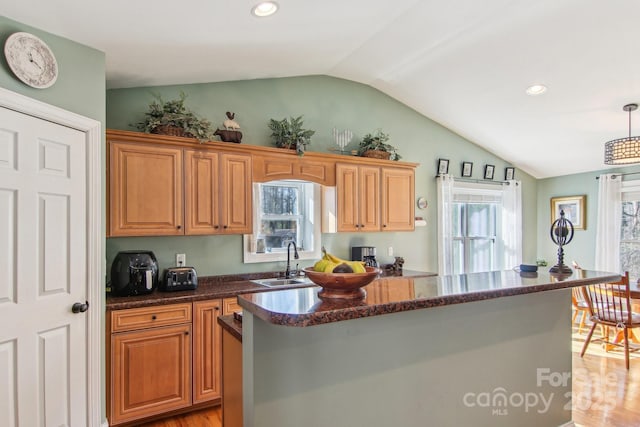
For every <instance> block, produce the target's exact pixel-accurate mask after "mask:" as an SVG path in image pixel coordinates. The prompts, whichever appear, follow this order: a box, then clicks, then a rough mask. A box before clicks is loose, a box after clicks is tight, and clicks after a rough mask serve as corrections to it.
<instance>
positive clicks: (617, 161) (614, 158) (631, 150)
mask: <svg viewBox="0 0 640 427" xmlns="http://www.w3.org/2000/svg"><path fill="white" fill-rule="evenodd" d="M622 109H623V110H624V111H627V112H628V113H629V136H628V137H626V138H620V139H614V140H612V141H609V142H607V143H606V144H605V146H604V163H605V164H607V165H624V164H629V163H640V136H631V112H632V111H635V110H637V109H638V104H627V105H625V106H624V107H622Z"/></svg>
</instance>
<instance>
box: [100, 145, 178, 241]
mask: <svg viewBox="0 0 640 427" xmlns="http://www.w3.org/2000/svg"><path fill="white" fill-rule="evenodd" d="M109 168H110V170H109V204H110V206H109V213H110V217H109V235H110V236H172V235H180V234H184V230H183V210H182V209H183V208H182V206H183V195H182V188H183V181H182V150H181V149H176V148H166V147H153V146H146V145H136V144H126V143H116V142H112V143H110V150H109Z"/></svg>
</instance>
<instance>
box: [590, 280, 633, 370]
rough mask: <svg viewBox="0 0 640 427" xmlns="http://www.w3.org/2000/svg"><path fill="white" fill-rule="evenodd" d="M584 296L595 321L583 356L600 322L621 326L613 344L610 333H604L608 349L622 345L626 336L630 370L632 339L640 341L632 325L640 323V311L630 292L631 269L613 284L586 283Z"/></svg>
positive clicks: (625, 350)
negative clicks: (634, 306) (633, 308)
mask: <svg viewBox="0 0 640 427" xmlns="http://www.w3.org/2000/svg"><path fill="white" fill-rule="evenodd" d="M582 293H583V295H584V299H585V301H586V302H587V304H588V306H589V318H590V320H591V321H592V322H593V325H592V326H591V330H590V331H589V335H587V339H586V341H585V342H584V346H583V347H582V352H581V353H580V357H582V356H584V353H585V351H587V347H588V346H589V343H590V342H591V336H592V335H593V331H594V330H595V328H596V326H597V325H603V326H604V327H605V329H606V328H607V327H609V326H613V327H615V328H618V333H617V334H616V337H615V339H614V341H613V342H612V343H609V334H608V333H606V334H605V335H604V336H603V340H604V342H605V345H606V347H605V348H606V349H607V350H608V349H609V345H610V344H612V345H620V344H619V343H620V341H622V340H623V339H624V357H625V364H626V367H627V369H629V339H632V340H633V341H634V342H640V341H638V340H637V339H636V338H635V335H633V331H631V329H632V328H636V327H639V326H640V314H639V313H634V312H633V311H632V310H631V296H630V291H629V272H625V274H624V276H622V280H620V281H619V282H613V283H600V284H597V285H590V286H584V287H583V288H582Z"/></svg>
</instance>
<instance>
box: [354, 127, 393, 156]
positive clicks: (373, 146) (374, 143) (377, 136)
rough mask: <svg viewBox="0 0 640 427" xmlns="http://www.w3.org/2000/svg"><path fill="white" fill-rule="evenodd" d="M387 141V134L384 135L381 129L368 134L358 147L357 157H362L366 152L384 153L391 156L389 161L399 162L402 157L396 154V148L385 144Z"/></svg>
mask: <svg viewBox="0 0 640 427" xmlns="http://www.w3.org/2000/svg"><path fill="white" fill-rule="evenodd" d="M388 140H389V135H388V134H386V133H384V132H383V131H382V129H376V131H375V132H373V133H368V134H366V135H365V136H363V137H362V141H361V142H360V145H359V146H358V155H359V156H362V155H363V154H364V153H365V152H366V151H368V150H375V151H384V152H386V153H389V154H390V155H391V156H390V157H389V159H390V160H400V159H401V158H402V156H400V154H398V151H397V149H396V147H394V146H393V145H390V144H387V143H386V142H387V141H388Z"/></svg>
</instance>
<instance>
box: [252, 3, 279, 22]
mask: <svg viewBox="0 0 640 427" xmlns="http://www.w3.org/2000/svg"><path fill="white" fill-rule="evenodd" d="M277 10H278V3H276V2H274V1H263V2H260V3H258V4H257V5H255V6H253V9H251V14H252V15H254V16H257V17H258V18H264V17H265V16H271V15H273V14H274V13H276V12H277Z"/></svg>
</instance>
